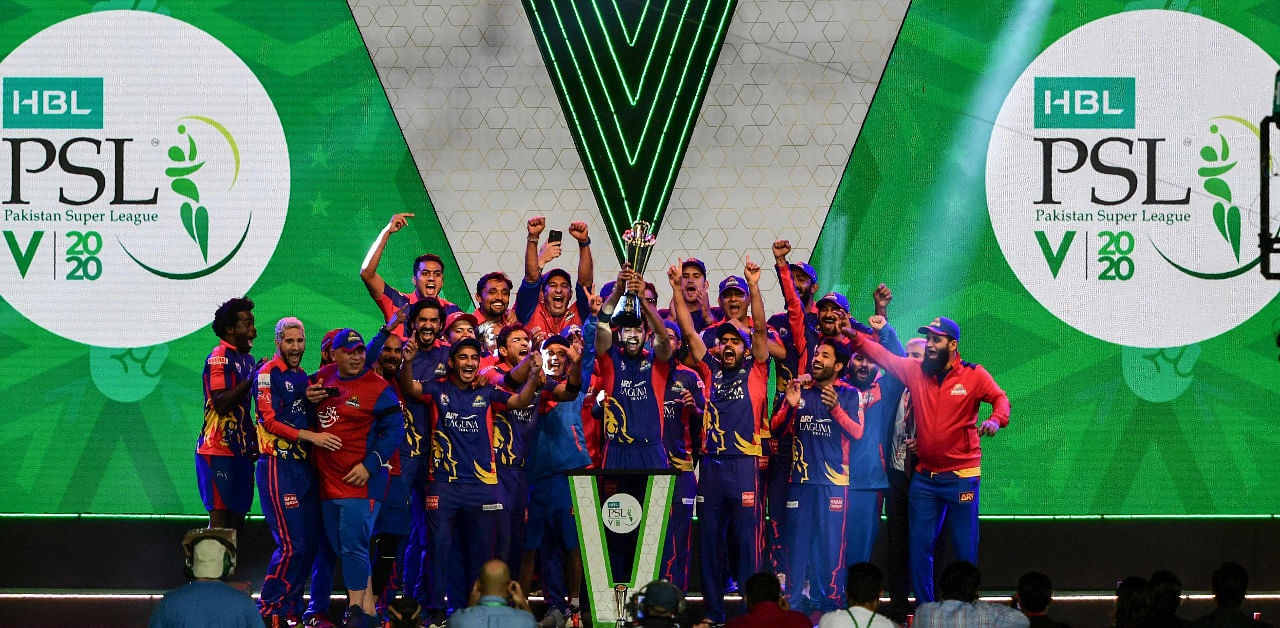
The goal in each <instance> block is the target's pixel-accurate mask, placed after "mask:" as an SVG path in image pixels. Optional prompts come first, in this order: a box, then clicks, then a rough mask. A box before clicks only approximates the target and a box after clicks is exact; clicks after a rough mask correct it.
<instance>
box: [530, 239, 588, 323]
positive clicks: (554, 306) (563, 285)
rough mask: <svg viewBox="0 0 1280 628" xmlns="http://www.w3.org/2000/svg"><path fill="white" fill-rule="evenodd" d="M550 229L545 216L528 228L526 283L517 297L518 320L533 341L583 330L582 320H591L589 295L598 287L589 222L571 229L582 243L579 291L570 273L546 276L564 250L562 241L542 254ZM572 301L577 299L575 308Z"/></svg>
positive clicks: (550, 272) (562, 271)
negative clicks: (540, 245)
mask: <svg viewBox="0 0 1280 628" xmlns="http://www.w3.org/2000/svg"><path fill="white" fill-rule="evenodd" d="M546 225H547V219H546V218H545V217H543V216H534V217H533V218H530V219H529V221H528V223H527V224H526V225H525V226H526V229H527V230H528V234H529V236H528V238H527V240H528V243H527V244H526V246H525V253H524V281H521V282H520V288H519V290H518V291H517V293H516V318H517V319H518V320H519V321H520V322H521V323H524V325H525V327H526V328H527V329H528V330H529V335H530V337H532V338H539V337H540V336H541V335H543V334H545V335H551V334H559V333H561V332H563V331H564V330H565V329H566V328H567V327H569V326H571V325H577V326H581V325H582V319H584V318H586V317H587V304H588V297H587V296H586V292H588V291H590V290H591V289H592V287H593V286H592V284H593V283H594V278H593V277H594V273H595V270H594V266H593V264H592V259H591V237H590V236H589V235H587V223H585V222H575V223H572V224H570V225H569V235H571V236H573V239H574V240H577V241H578V287H577V290H576V291H575V290H574V288H573V287H572V286H571V285H570V278H569V273H567V272H565V271H564V270H562V269H559V268H556V269H553V270H551V271H548V272H547V273H546V274H543V272H542V269H543V268H544V267H545V266H546V265H547V263H548V262H550V261H551V260H553V259H555V258H557V257H559V256H560V246H561V242H560V241H559V240H556V241H551V240H548V242H547V245H546V246H545V247H543V249H542V252H541V253H539V252H538V242H539V240H540V238H541V236H542V231H543V229H545V228H546ZM575 292H576V295H575V294H574V293H575ZM570 297H575V298H576V299H577V302H576V304H575V305H573V306H571V305H570Z"/></svg>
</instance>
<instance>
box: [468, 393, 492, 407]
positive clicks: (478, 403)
mask: <svg viewBox="0 0 1280 628" xmlns="http://www.w3.org/2000/svg"><path fill="white" fill-rule="evenodd" d="M487 405H489V404H488V403H487V402H486V401H485V400H484V397H481V396H480V395H476V398H475V399H472V400H471V407H472V408H483V407H485V406H487Z"/></svg>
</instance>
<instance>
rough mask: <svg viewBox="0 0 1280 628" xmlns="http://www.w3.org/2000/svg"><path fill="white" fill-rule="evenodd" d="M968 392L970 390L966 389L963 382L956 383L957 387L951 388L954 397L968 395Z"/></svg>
mask: <svg viewBox="0 0 1280 628" xmlns="http://www.w3.org/2000/svg"><path fill="white" fill-rule="evenodd" d="M967 394H969V391H967V390H965V389H964V385H963V384H956V387H955V388H952V389H951V396H952V397H963V396H964V395H967Z"/></svg>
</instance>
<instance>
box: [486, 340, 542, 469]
mask: <svg viewBox="0 0 1280 628" xmlns="http://www.w3.org/2000/svg"><path fill="white" fill-rule="evenodd" d="M509 372H511V367H509V366H507V365H506V364H495V365H493V366H492V367H489V369H487V370H486V371H485V372H484V373H481V374H480V375H481V377H487V378H488V381H489V383H491V384H493V385H494V386H499V387H501V386H503V385H504V382H505V379H506V375H507V373H509ZM559 384H560V382H557V381H554V380H550V379H549V380H547V381H546V383H544V384H543V385H542V391H541V392H539V393H538V400H537V401H535V402H534V404H533V405H532V406H529V407H528V408H504V409H503V410H501V411H500V412H498V413H497V414H496V415H495V419H496V420H495V421H494V423H493V455H494V459H495V460H496V461H497V463H498V466H503V467H523V466H524V463H525V461H526V460H527V459H528V457H529V449H530V447H531V446H532V444H533V439H534V432H535V431H536V430H537V429H538V420H539V419H540V418H542V416H543V415H545V414H546V413H547V411H549V410H550V409H551V408H552V407H554V406H555V401H553V400H552V399H551V391H553V390H555V387H556V386H557V385H559Z"/></svg>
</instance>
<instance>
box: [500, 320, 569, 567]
mask: <svg viewBox="0 0 1280 628" xmlns="http://www.w3.org/2000/svg"><path fill="white" fill-rule="evenodd" d="M498 339H499V346H498V354H499V357H500V358H501V361H500V362H499V363H497V364H495V365H494V366H492V367H489V368H488V369H485V370H484V371H481V375H482V376H484V377H485V378H487V379H488V380H489V382H490V383H491V384H493V385H495V386H502V387H505V388H507V389H508V390H518V389H519V388H520V386H521V385H523V384H524V382H525V380H527V379H528V378H529V374H530V373H529V371H530V370H531V369H533V368H534V367H533V364H534V360H533V358H532V356H531V351H530V346H529V333H528V332H526V331H525V330H524V327H523V326H522V325H520V323H515V324H513V325H508V326H507V327H504V328H503V329H502V332H501V333H500V334H498ZM539 352H540V353H542V356H541V359H542V360H543V363H544V364H545V365H547V370H549V371H551V372H550V373H549V374H548V378H547V382H546V384H545V385H544V386H543V389H542V392H541V394H540V395H539V398H538V400H537V402H536V403H534V404H533V405H532V406H531V407H528V408H508V409H506V410H503V411H502V412H499V413H498V414H497V417H496V419H497V420H496V421H495V422H494V425H493V448H494V452H495V453H494V455H495V457H496V459H497V463H498V484H499V485H500V486H501V487H502V491H503V494H504V495H505V498H506V501H505V502H503V506H504V511H505V512H506V514H507V516H508V518H509V519H510V521H511V523H510V526H511V549H510V552H509V553H508V555H507V556H504V557H502V558H503V560H504V561H505V562H507V564H508V565H513V566H514V567H515V568H516V569H517V570H519V573H520V574H521V575H523V574H524V572H526V571H528V572H529V573H530V576H532V570H533V562H532V557H529V564H528V566H527V567H526V566H525V565H524V560H525V522H526V521H527V515H528V510H529V480H528V477H527V476H526V475H525V470H524V465H525V460H526V459H527V458H528V456H529V449H530V446H531V445H532V444H533V438H534V431H535V430H536V429H537V427H538V420H539V419H540V418H541V417H542V416H543V415H545V414H546V413H547V412H548V411H549V410H550V409H551V408H552V407H553V406H554V404H555V403H556V402H559V401H568V400H570V399H573V398H574V397H576V396H577V395H578V391H579V390H581V389H582V373H581V372H579V371H578V370H577V369H576V368H573V366H575V365H576V364H577V362H578V355H579V353H578V350H576V349H573V348H572V347H570V345H569V341H568V340H567V339H565V337H564V336H561V335H559V334H556V335H554V336H551V337H549V338H547V339H546V340H544V341H542V344H541V346H540V348H539ZM526 584H527V583H526Z"/></svg>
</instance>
